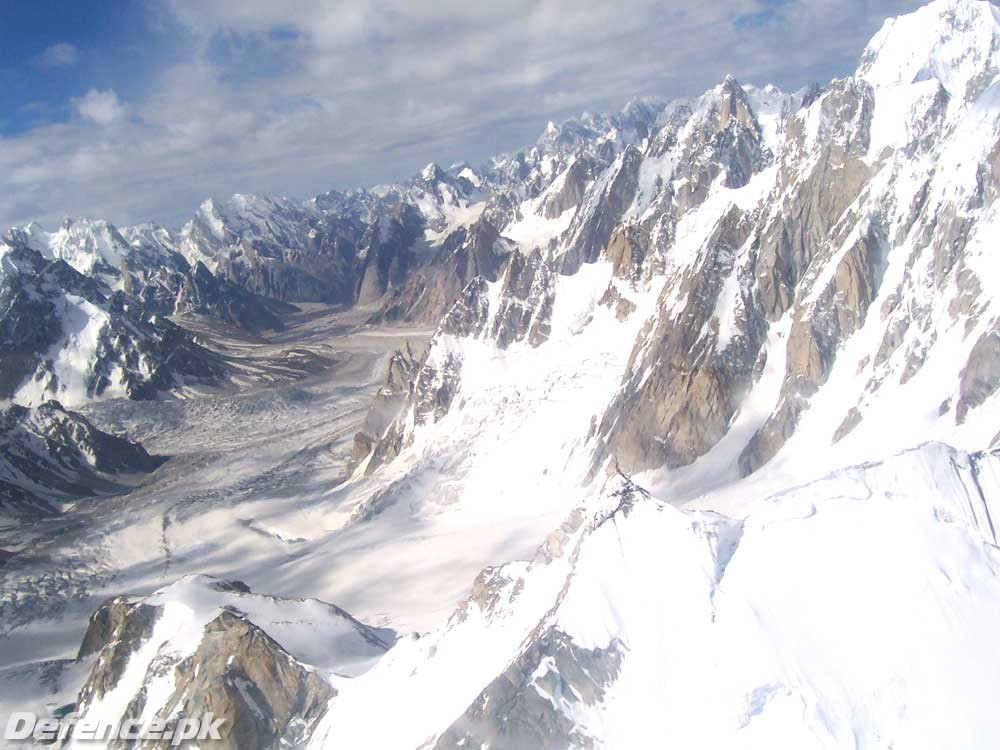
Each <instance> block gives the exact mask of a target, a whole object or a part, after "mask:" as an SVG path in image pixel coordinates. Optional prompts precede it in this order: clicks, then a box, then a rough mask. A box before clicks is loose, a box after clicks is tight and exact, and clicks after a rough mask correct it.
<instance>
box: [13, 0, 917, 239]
mask: <svg viewBox="0 0 1000 750" xmlns="http://www.w3.org/2000/svg"><path fill="white" fill-rule="evenodd" d="M2 7H3V10H4V23H3V24H2V26H0V104H2V107H0V174H3V178H2V179H0V227H5V226H9V225H11V224H15V223H24V222H26V221H29V220H39V221H42V222H43V223H46V224H53V223H55V222H58V221H59V220H60V219H61V217H63V216H65V215H85V216H93V217H101V218H108V219H110V220H112V221H114V222H116V223H119V224H126V223H133V222H138V221H142V220H155V221H159V222H163V223H167V224H179V223H180V222H182V221H183V220H184V219H185V218H186V217H187V216H189V215H190V214H191V213H192V212H193V211H194V209H195V207H196V206H197V204H198V203H199V202H200V201H201V200H202V199H203V198H205V197H208V196H214V197H225V196H227V195H229V194H231V193H233V192H259V193H274V194H283V195H292V196H297V197H303V198H304V197H308V196H309V195H312V194H315V193H316V192H320V191H323V190H327V189H330V188H344V187H350V186H353V185H359V184H371V183H374V182H381V181H391V180H397V179H402V178H405V177H407V176H409V175H410V174H412V173H414V172H415V171H417V170H418V169H419V168H420V167H421V166H422V165H423V164H425V163H426V162H428V161H431V160H435V161H438V162H440V163H443V164H447V163H451V162H453V161H457V160H460V159H467V160H469V161H472V162H479V161H481V160H483V159H485V158H486V157H488V156H489V155H491V154H494V153H498V152H502V151H509V150H514V149H516V148H518V147H520V146H521V145H523V144H525V143H529V142H531V141H533V140H534V138H535V137H536V135H537V134H538V133H539V132H540V131H541V129H542V128H543V127H544V125H545V123H546V122H547V121H548V120H549V119H560V118H564V117H567V116H569V115H572V114H576V113H579V112H581V111H583V110H588V109H589V110H606V109H611V108H619V107H621V106H622V105H623V104H624V103H625V102H626V101H627V100H628V99H630V98H632V97H635V96H641V95H657V96H664V97H672V96H690V95H694V94H698V93H700V92H701V91H703V90H705V89H706V88H708V87H709V86H711V85H713V84H714V83H716V82H718V81H719V80H721V79H722V78H723V77H724V76H725V75H726V74H727V73H733V74H735V75H736V76H737V78H739V79H740V80H743V81H747V82H754V83H759V84H763V83H767V82H773V83H775V84H777V85H779V86H781V87H784V88H798V87H801V86H803V85H806V84H808V83H811V82H814V81H815V82H825V81H827V80H828V79H829V78H831V77H833V76H836V75H845V74H848V73H849V72H850V71H851V70H852V69H853V67H854V64H855V62H856V60H857V57H858V55H859V54H860V52H861V50H862V49H863V47H864V45H865V43H866V41H867V40H868V38H869V37H870V36H871V35H872V34H873V33H874V32H875V31H876V30H877V29H878V27H879V26H880V25H881V23H882V20H883V19H884V18H885V17H886V16H888V15H894V14H898V13H900V12H905V11H906V10H909V9H912V8H914V7H916V3H913V2H903V1H902V0H809V1H808V2H805V1H804V0H716V1H715V2H711V3H705V2H699V3H693V2H688V1H685V2H678V1H677V0H657V1H653V0H620V1H619V2H615V3H606V2H594V1H593V0H505V2H491V1H490V0H483V1H482V2H480V3H476V4H473V3H469V2H468V1H467V0H435V2H425V1H422V0H337V1H335V2H334V1H327V2H324V1H321V0H297V1H296V2H295V3H287V4H286V3H280V2H278V1H277V0H210V1H209V2H203V1H202V0H142V1H139V0H115V1H114V2H108V1H105V2H87V1H86V0H76V1H75V2H54V1H51V0H4V2H3V6H2Z"/></svg>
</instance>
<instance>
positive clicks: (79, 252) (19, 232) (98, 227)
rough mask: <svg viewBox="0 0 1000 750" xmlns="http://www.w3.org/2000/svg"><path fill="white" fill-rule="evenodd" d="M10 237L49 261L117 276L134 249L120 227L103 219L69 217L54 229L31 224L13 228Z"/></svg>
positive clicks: (89, 273) (87, 272)
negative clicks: (61, 262)
mask: <svg viewBox="0 0 1000 750" xmlns="http://www.w3.org/2000/svg"><path fill="white" fill-rule="evenodd" d="M8 239H9V240H10V241H11V242H13V243H22V244H24V245H27V246H28V247H30V248H32V249H33V250H36V251H38V252H39V253H41V255H42V256H43V257H44V258H46V259H47V260H57V259H59V260H64V261H66V263H68V264H69V265H70V266H72V267H73V268H75V269H76V270H77V271H79V272H80V273H82V274H87V275H98V274H104V275H112V276H113V275H117V274H118V269H119V267H120V266H121V263H122V260H123V259H124V258H126V257H128V256H129V255H130V253H131V251H132V246H131V245H130V244H129V242H128V240H126V239H125V238H124V237H123V236H122V234H121V233H120V232H119V231H118V229H117V227H115V226H114V224H111V223H109V222H107V221H103V220H90V219H73V218H66V219H64V220H63V223H62V224H61V225H60V227H59V228H58V229H57V230H56V231H54V232H47V231H46V230H45V229H43V228H42V227H41V225H39V224H37V223H31V224H28V225H27V226H25V227H15V228H13V229H11V230H10V232H9V233H8Z"/></svg>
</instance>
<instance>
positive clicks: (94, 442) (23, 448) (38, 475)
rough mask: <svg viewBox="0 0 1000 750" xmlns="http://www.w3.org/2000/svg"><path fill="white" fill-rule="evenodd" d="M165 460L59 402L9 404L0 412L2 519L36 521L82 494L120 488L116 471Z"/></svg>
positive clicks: (143, 468)
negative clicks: (93, 422) (106, 430)
mask: <svg viewBox="0 0 1000 750" xmlns="http://www.w3.org/2000/svg"><path fill="white" fill-rule="evenodd" d="M164 460H165V459H163V458H158V457H156V456H150V455H149V454H148V453H147V452H146V451H145V450H144V449H143V447H142V446H141V445H138V444H136V443H133V442H130V441H128V440H126V439H125V438H121V437H118V436H116V435H109V434H108V433H106V432H103V431H101V430H99V429H97V428H96V427H94V425H93V424H91V423H90V422H89V421H88V420H87V419H86V418H85V417H84V416H82V415H80V414H77V413H75V412H71V411H66V410H65V409H63V407H62V405H61V404H59V403H58V402H57V401H48V402H46V403H43V404H40V405H38V406H36V407H35V408H33V409H28V408H25V407H23V406H8V407H7V408H6V409H4V410H3V411H0V519H2V520H3V522H4V523H13V522H14V521H15V520H22V519H23V520H32V519H36V518H38V517H40V516H45V515H52V514H55V513H58V512H60V511H61V510H63V509H64V508H65V506H66V505H67V504H71V503H73V502H74V501H76V500H78V499H79V498H81V497H89V496H93V495H95V494H99V493H101V492H104V493H110V492H114V491H120V490H121V487H120V486H119V485H117V484H116V482H115V479H116V475H120V474H126V475H135V474H141V473H148V472H150V471H153V470H154V469H155V468H156V467H157V466H159V465H160V464H161V463H162V462H163V461H164Z"/></svg>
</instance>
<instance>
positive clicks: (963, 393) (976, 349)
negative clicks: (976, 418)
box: [955, 331, 1000, 424]
mask: <svg viewBox="0 0 1000 750" xmlns="http://www.w3.org/2000/svg"><path fill="white" fill-rule="evenodd" d="M998 388H1000V333H997V331H988V332H986V333H984V334H983V335H982V336H980V337H979V339H978V340H977V341H976V343H975V346H973V347H972V351H971V352H970V354H969V361H968V362H967V363H966V365H965V368H964V369H963V370H962V375H961V380H960V382H959V399H958V404H957V405H956V407H955V420H956V421H957V422H958V423H959V424H961V423H962V422H964V421H965V418H966V416H968V413H969V411H970V410H972V409H975V408H976V407H978V406H981V405H982V404H983V403H984V402H985V401H986V400H987V399H988V398H990V397H991V396H992V395H993V394H994V393H996V392H997V389H998Z"/></svg>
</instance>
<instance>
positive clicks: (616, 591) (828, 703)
mask: <svg viewBox="0 0 1000 750" xmlns="http://www.w3.org/2000/svg"><path fill="white" fill-rule="evenodd" d="M609 489H610V493H609V495H607V496H606V499H605V500H604V501H603V504H604V507H603V509H600V510H592V511H591V512H590V513H588V514H579V513H577V514H574V515H573V516H571V519H570V520H569V521H567V523H566V524H564V526H563V529H562V530H561V531H560V532H559V533H558V534H556V535H554V536H553V537H552V538H551V539H550V540H549V542H548V543H547V544H546V545H545V546H544V547H543V548H542V549H541V550H540V551H539V554H538V555H537V556H536V558H535V560H534V561H533V562H532V563H530V564H525V563H516V564H511V565H508V566H504V567H502V568H499V569H494V570H491V571H487V572H484V574H483V576H481V578H480V580H479V581H478V582H477V587H476V589H475V593H474V595H473V596H472V597H471V598H470V599H469V601H468V602H467V603H466V604H465V605H463V607H461V608H460V609H459V610H458V611H457V612H456V613H455V615H454V616H453V617H452V618H451V620H450V621H449V622H448V623H447V624H446V625H444V626H442V627H441V628H440V629H439V630H437V631H435V632H434V633H431V634H429V635H428V636H425V637H424V638H421V639H420V640H419V641H408V642H405V643H401V644H400V645H399V646H397V648H395V649H394V650H393V651H392V652H391V653H390V654H389V655H388V656H387V657H386V658H384V659H383V660H382V661H381V662H380V663H379V664H378V665H377V666H376V667H375V668H374V669H372V670H371V671H370V672H368V673H367V674H365V675H364V676H362V677H360V678H359V679H357V680H355V681H353V682H351V683H350V684H345V685H344V686H343V688H342V690H341V695H340V696H339V697H338V700H337V701H335V702H334V703H332V704H331V707H330V711H329V713H328V715H327V716H326V718H325V719H324V721H323V723H322V725H321V726H320V728H319V729H318V730H317V732H316V734H315V735H314V738H313V741H312V744H311V747H313V748H335V747H342V746H345V745H346V746H353V745H357V744H359V743H362V742H364V743H368V744H369V745H371V746H374V747H396V748H416V747H436V748H441V749H443V748H457V747H487V746H488V747H491V748H511V749H513V748H523V747H567V746H568V747H607V748H629V747H638V746H643V745H645V744H648V742H649V740H650V738H652V737H655V738H657V739H658V741H660V740H662V741H663V742H664V743H666V744H675V745H679V746H682V747H692V748H717V747H746V748H770V747H803V748H813V747H815V748H829V747H840V746H844V747H848V746H849V747H858V748H872V749H874V748H884V747H887V746H890V745H891V746H894V747H896V746H898V747H902V746H906V747H914V748H928V750H930V749H932V748H940V747H948V746H952V745H957V746H961V747H970V748H972V747H982V748H986V747H991V746H993V745H994V744H996V743H997V742H998V741H1000V721H997V720H996V719H995V712H993V711H992V705H991V700H992V696H993V695H995V691H996V690H997V689H998V688H1000V676H998V673H997V671H996V669H995V664H994V663H993V661H992V660H991V659H989V658H984V655H985V654H990V653H992V652H993V651H994V650H995V644H996V635H995V633H996V630H997V627H998V626H1000V556H998V553H997V547H996V545H995V541H996V531H995V529H994V528H993V526H992V520H991V519H992V518H995V517H996V516H997V512H998V511H1000V506H998V503H1000V457H998V456H996V455H976V456H970V455H968V454H964V453H961V452H958V451H954V450H952V449H950V448H946V447H944V446H940V445H928V446H925V447H923V448H920V449H917V450H914V451H911V452H908V453H905V454H902V455H900V456H898V457H895V458H892V459H890V460H888V461H886V462H884V463H881V464H870V465H864V466H859V467H856V468H851V469H845V470H842V471H838V472H836V473H834V474H832V475H830V476H829V477H827V478H825V479H822V480H820V481H817V482H814V483H811V484H807V485H804V486H800V487H797V488H794V489H791V490H788V491H786V492H783V493H780V494H778V495H774V496H767V497H760V498H759V499H756V500H754V501H752V502H749V503H748V505H747V507H746V509H745V512H744V514H743V515H742V516H741V517H735V518H729V517H726V516H722V515H719V514H717V513H712V512H703V511H692V510H677V509H675V508H673V507H671V506H669V505H665V504H662V503H660V502H658V501H657V500H655V499H653V498H651V497H648V496H645V495H644V494H643V493H641V492H640V491H638V490H636V489H635V488H634V487H633V488H629V487H628V486H627V485H625V486H622V485H618V486H617V487H615V485H614V483H613V484H612V486H611V487H610V488H609ZM386 700H389V701H390V702H391V703H392V705H394V706H397V707H398V710H399V711H400V719H401V720H400V721H397V722H380V721H378V720H377V716H378V715H379V712H380V711H381V710H382V707H383V706H384V705H385V702H386ZM945 717H947V718H945Z"/></svg>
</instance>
